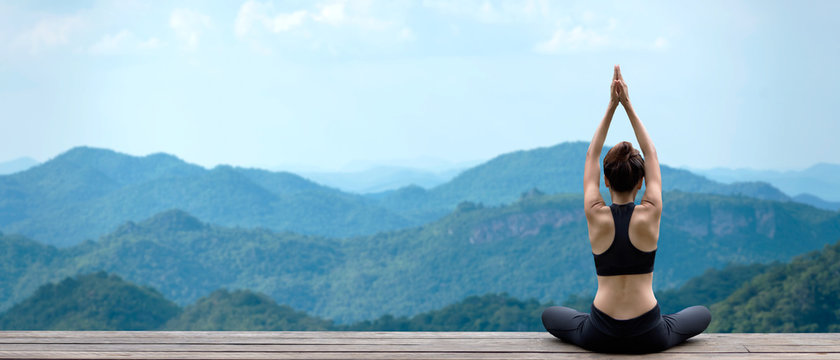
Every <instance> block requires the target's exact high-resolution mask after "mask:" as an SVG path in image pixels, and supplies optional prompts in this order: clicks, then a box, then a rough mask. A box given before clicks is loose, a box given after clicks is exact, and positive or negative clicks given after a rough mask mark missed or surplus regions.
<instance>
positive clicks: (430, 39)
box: [0, 0, 840, 170]
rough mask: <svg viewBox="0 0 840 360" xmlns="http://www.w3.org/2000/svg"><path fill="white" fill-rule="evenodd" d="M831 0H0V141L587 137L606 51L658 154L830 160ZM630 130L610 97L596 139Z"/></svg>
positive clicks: (403, 143) (153, 145)
mask: <svg viewBox="0 0 840 360" xmlns="http://www.w3.org/2000/svg"><path fill="white" fill-rule="evenodd" d="M838 13H840V1H825V2H821V1H702V2H687V1H679V2H673V1H662V2H658V1H644V2H639V1H598V2H590V1H580V2H577V1H538V0H532V1H527V0H523V1H489V0H488V1H471V0H458V1H455V0H453V1H442V0H416V1H401V0H382V1H365V0H359V1H341V0H324V1H293V0H289V1H250V0H249V1H166V2H164V1H154V2H150V1H131V0H125V1H0V114H2V119H0V161H7V160H12V159H15V158H19V157H24V156H28V157H32V158H34V159H36V160H38V161H46V160H48V159H50V158H53V157H55V156H57V155H58V154H60V153H62V152H64V151H67V150H69V149H71V148H73V147H75V146H82V145H84V146H93V147H101V148H109V149H113V150H116V151H119V152H123V153H127V154H132V155H146V154H150V153H156V152H166V153H170V154H173V155H176V156H178V157H180V158H181V159H184V160H186V161H188V162H191V163H196V164H199V165H202V166H206V167H212V166H215V165H217V164H231V165H238V166H252V167H263V168H271V169H310V170H314V169H317V170H346V169H348V168H352V167H365V166H372V165H403V166H412V167H426V168H433V167H438V168H440V167H446V166H457V164H465V163H474V162H476V161H481V160H487V159H490V158H492V157H495V156H497V155H500V154H503V153H506V152H511V151H516V150H524V149H532V148H537V147H542V146H551V145H555V144H558V143H561V142H564V141H589V140H590V139H591V137H592V134H593V132H594V130H595V127H596V126H597V124H598V122H599V121H600V120H601V118H602V117H603V115H604V113H605V111H606V107H607V103H608V100H609V84H610V80H611V77H612V72H613V65H615V64H620V65H621V68H622V73H623V75H624V79H625V80H626V81H627V83H628V85H629V94H630V99H631V101H632V103H633V105H634V107H635V109H636V112H637V114H638V115H639V116H640V118H641V119H642V121H643V122H644V124H645V126H646V127H647V129H648V131H649V132H650V134H651V136H652V138H653V141H654V143H655V145H656V148H657V152H658V155H659V158H660V161H661V162H662V163H665V164H668V165H671V166H678V167H689V168H712V167H732V168H742V167H744V168H755V169H777V170H789V169H803V168H806V167H808V166H810V165H813V164H815V163H819V162H830V163H840V156H838V155H837V154H838V153H840V152H838V150H837V145H838V144H840V142H838V141H837V136H838V134H840V121H838V119H837V116H836V113H835V111H836V109H835V105H836V104H838V101H837V100H835V98H834V95H833V94H834V93H836V92H837V90H836V89H837V88H838V87H840V71H838V60H840V41H838V38H837V28H836V19H835V18H834V17H835V16H836V14H838ZM622 140H630V141H632V142H634V143H635V139H634V138H633V132H632V128H631V127H630V125H629V122H628V121H627V116H626V114H625V113H624V112H623V110H621V109H619V110H618V111H617V112H616V115H615V118H614V120H613V126H612V127H611V129H610V133H609V135H608V137H607V141H606V143H607V144H615V143H617V142H619V141H622Z"/></svg>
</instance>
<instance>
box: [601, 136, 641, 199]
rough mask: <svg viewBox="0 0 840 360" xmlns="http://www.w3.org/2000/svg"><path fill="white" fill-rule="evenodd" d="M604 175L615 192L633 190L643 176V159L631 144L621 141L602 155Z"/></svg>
mask: <svg viewBox="0 0 840 360" xmlns="http://www.w3.org/2000/svg"><path fill="white" fill-rule="evenodd" d="M604 176H606V178H607V179H609V180H610V187H611V188H612V189H613V190H614V191H616V192H627V191H630V190H633V188H634V187H635V186H636V184H638V183H639V180H641V179H642V178H643V177H644V176H645V159H643V158H642V155H640V154H639V150H636V149H634V148H633V145H632V144H630V143H629V142H626V141H622V142H620V143H618V144H616V145H615V146H613V147H612V149H610V151H607V155H606V156H604Z"/></svg>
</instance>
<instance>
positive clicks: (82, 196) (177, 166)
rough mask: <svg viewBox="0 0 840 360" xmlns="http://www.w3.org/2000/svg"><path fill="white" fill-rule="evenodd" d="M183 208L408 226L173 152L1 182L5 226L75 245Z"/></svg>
mask: <svg viewBox="0 0 840 360" xmlns="http://www.w3.org/2000/svg"><path fill="white" fill-rule="evenodd" d="M175 208H178V209H183V210H186V211H189V212H191V213H193V214H196V215H197V216H200V217H201V218H202V219H204V220H206V221H210V222H212V223H216V224H221V225H227V226H243V227H265V228H270V229H274V230H289V231H295V232H299V233H307V234H321V235H329V236H352V235H360V234H369V233H374V232H377V231H381V230H387V229H395V228H401V227H405V226H408V225H410V224H411V223H409V222H408V221H406V220H405V219H403V218H402V217H400V216H399V215H396V214H394V213H393V212H390V211H387V210H385V209H383V208H381V207H379V206H378V205H377V204H375V202H374V201H371V200H369V199H366V198H364V197H362V196H359V195H351V194H347V193H343V192H341V191H338V190H335V189H331V188H327V187H324V186H321V185H318V184H315V183H313V182H310V181H308V180H306V179H303V178H301V177H299V176H297V175H294V174H290V173H281V172H269V171H264V170H257V169H243V168H233V167H229V166H218V167H216V168H213V169H211V170H206V169H204V168H202V167H200V166H196V165H191V164H188V163H185V162H183V161H182V160H180V159H178V158H175V157H173V156H171V155H166V154H154V155H149V156H145V157H134V156H128V155H124V154H119V153H116V152H113V151H110V150H102V149H94V148H74V149H72V150H70V151H68V152H66V153H64V154H61V155H59V156H58V157H56V158H54V159H52V160H50V161H47V162H46V163H43V164H41V165H39V166H35V167H33V168H31V169H29V170H27V171H24V172H20V173H16V174H12V175H7V176H0V229H3V231H5V232H7V233H19V234H23V235H26V236H28V237H30V238H33V239H36V240H38V241H41V242H44V243H48V244H53V245H57V246H68V245H73V244H77V243H79V242H81V241H82V240H84V239H96V238H98V237H99V236H100V235H103V234H105V233H107V232H109V231H113V229H114V228H116V227H117V226H118V225H119V224H122V223H124V222H126V221H129V220H131V221H139V220H142V219H144V218H148V217H149V216H152V215H154V214H156V213H158V212H161V211H165V210H170V209H175Z"/></svg>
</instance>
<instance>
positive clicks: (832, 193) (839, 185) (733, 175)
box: [694, 163, 840, 202]
mask: <svg viewBox="0 0 840 360" xmlns="http://www.w3.org/2000/svg"><path fill="white" fill-rule="evenodd" d="M694 171H695V172H697V173H700V174H703V175H705V176H708V177H709V178H711V179H714V180H716V181H721V182H735V181H764V182H768V183H770V184H772V185H773V186H775V187H777V188H779V189H781V190H782V191H784V192H785V193H787V194H790V195H791V196H793V195H798V194H803V193H806V194H812V195H811V196H817V197H819V198H821V199H823V200H826V201H829V202H840V164H827V163H819V164H816V165H813V166H811V167H809V168H807V169H804V170H794V171H773V170H753V169H726V168H715V169H705V170H700V169H697V170H694Z"/></svg>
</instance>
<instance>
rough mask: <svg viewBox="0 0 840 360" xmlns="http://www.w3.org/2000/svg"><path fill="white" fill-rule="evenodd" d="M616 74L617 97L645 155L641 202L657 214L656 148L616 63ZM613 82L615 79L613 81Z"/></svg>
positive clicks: (658, 177) (659, 200) (659, 199)
mask: <svg viewBox="0 0 840 360" xmlns="http://www.w3.org/2000/svg"><path fill="white" fill-rule="evenodd" d="M615 69H616V70H615V71H616V75H617V77H618V80H617V83H618V85H619V86H618V87H617V91H618V98H619V102H620V103H621V105H623V106H624V111H625V112H627V117H628V118H630V125H632V126H633V132H635V133H636V141H638V142H639V148H640V149H641V150H642V154H644V156H645V193H644V195H642V204H641V205H645V206H650V207H651V208H652V209H654V210H655V211H654V213H655V214H656V215H659V213H661V211H662V174H661V172H660V170H659V158H658V157H657V156H656V148H655V147H654V146H653V140H651V138H650V135H648V132H647V130H646V129H645V126H644V125H643V124H642V121H641V120H639V116H638V115H636V110H634V109H633V105H632V104H631V103H630V96H629V93H628V91H627V83H625V82H624V77H622V76H621V69H620V68H619V67H618V65H616V67H615ZM613 82H614V83H615V82H616V81H613Z"/></svg>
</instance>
